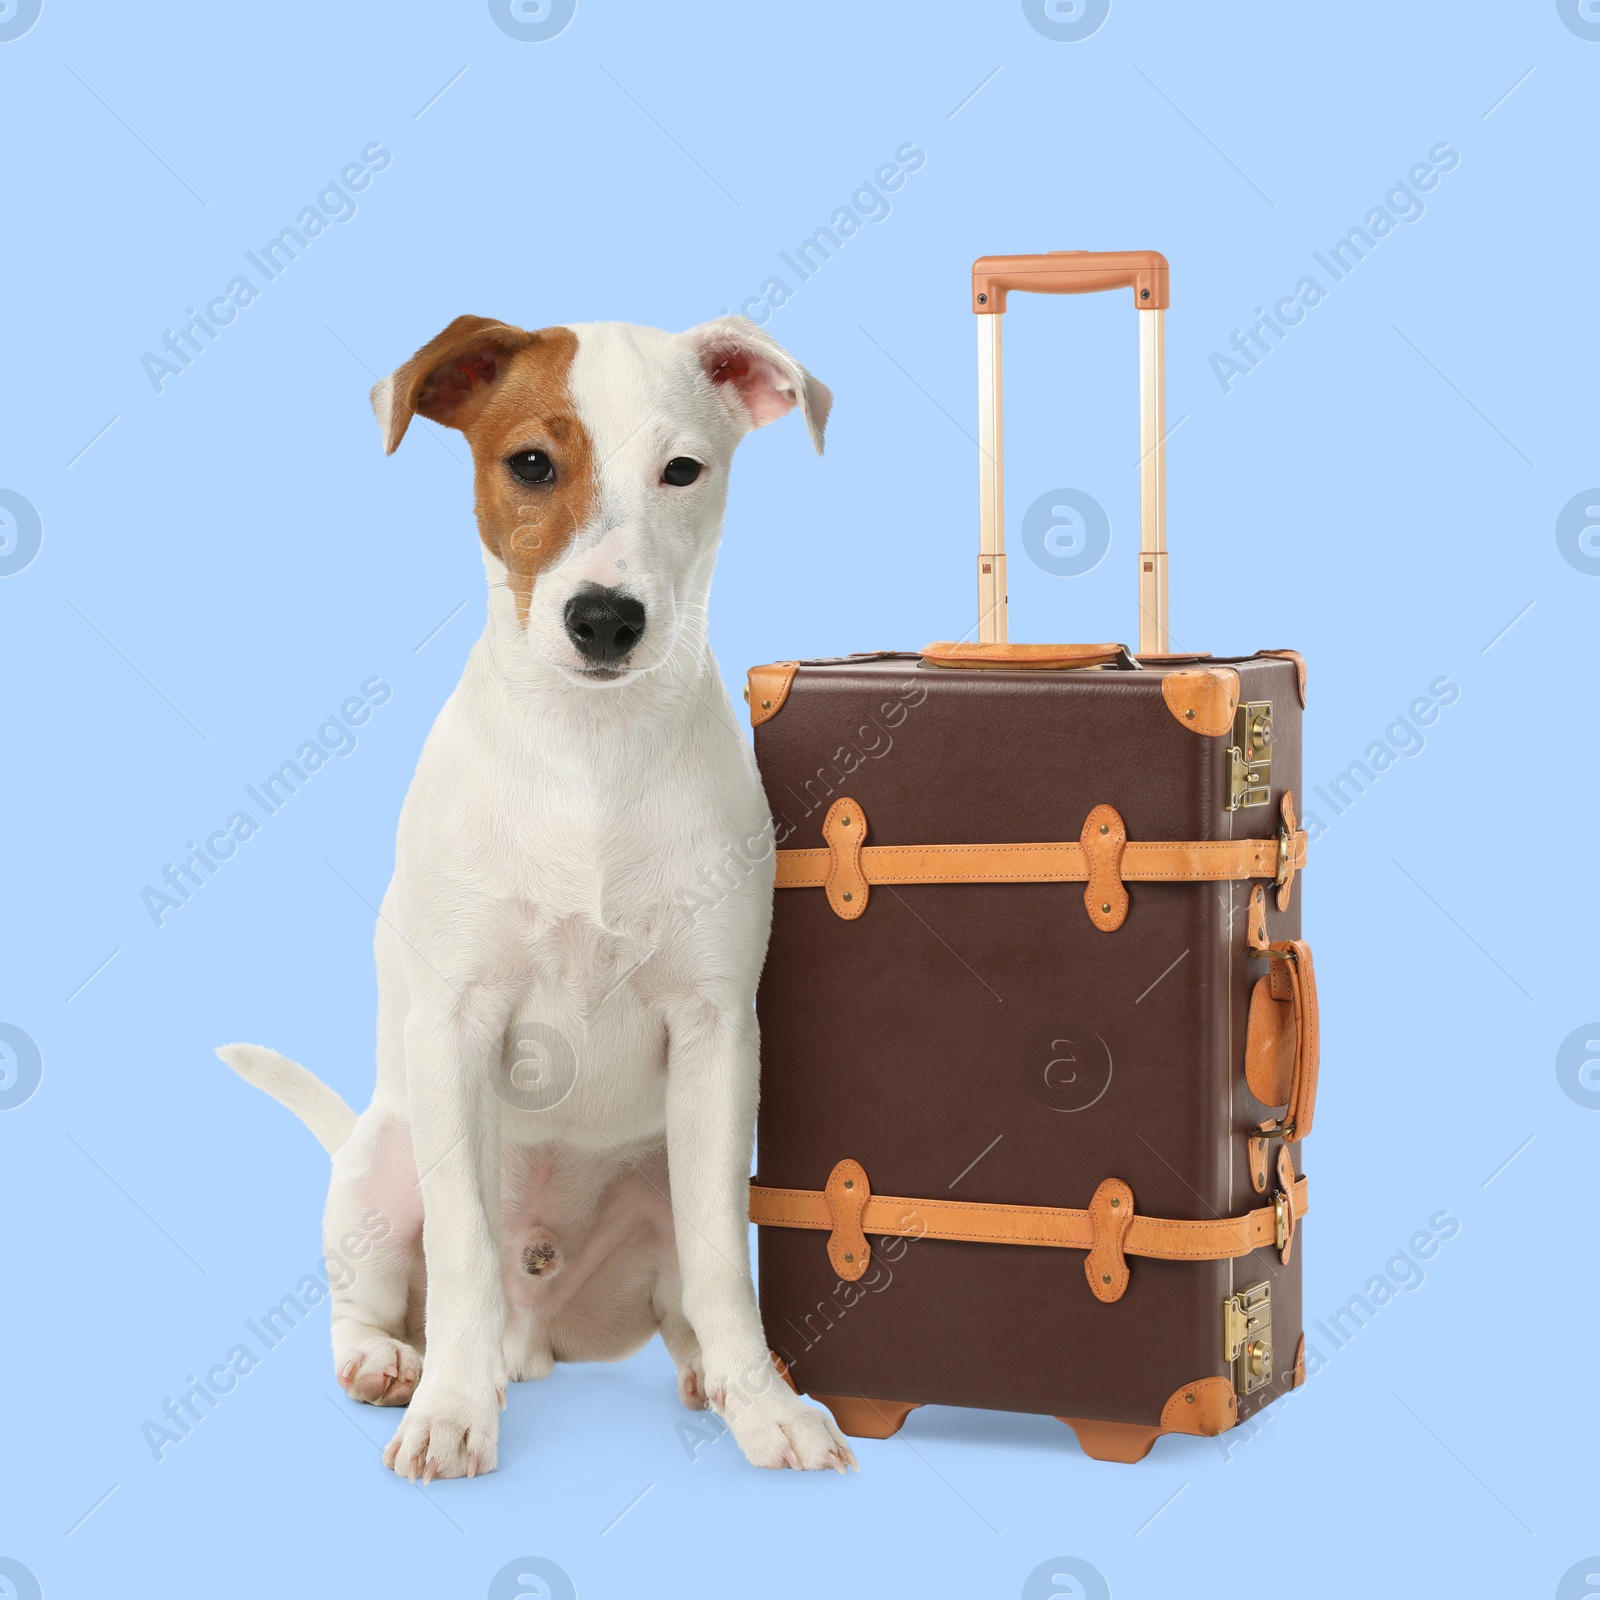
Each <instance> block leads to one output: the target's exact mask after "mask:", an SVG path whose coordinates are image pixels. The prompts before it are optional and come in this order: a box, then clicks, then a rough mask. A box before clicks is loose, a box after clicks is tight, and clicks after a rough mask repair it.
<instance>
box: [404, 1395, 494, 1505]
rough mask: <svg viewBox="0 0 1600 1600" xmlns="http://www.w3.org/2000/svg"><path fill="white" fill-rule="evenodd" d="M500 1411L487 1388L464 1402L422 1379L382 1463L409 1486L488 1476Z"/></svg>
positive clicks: (491, 1463) (491, 1470)
mask: <svg viewBox="0 0 1600 1600" xmlns="http://www.w3.org/2000/svg"><path fill="white" fill-rule="evenodd" d="M499 1438H500V1412H499V1405H498V1396H497V1395H496V1393H495V1391H494V1390H493V1389H492V1388H491V1389H489V1390H488V1391H487V1392H486V1393H485V1394H482V1395H479V1396H474V1397H473V1398H472V1399H467V1398H465V1397H464V1396H462V1395H460V1394H454V1395H450V1394H446V1393H444V1392H442V1391H440V1390H430V1389H429V1386H428V1382H427V1380H426V1379H424V1380H423V1382H422V1383H421V1385H420V1386H419V1387H418V1389H417V1393H416V1397H415V1399H413V1400H412V1402H411V1408H410V1410H408V1411H407V1412H406V1415H405V1420H404V1421H403V1422H402V1423H401V1424H400V1426H399V1427H398V1428H397V1429H396V1430H395V1435H394V1438H392V1439H391V1440H390V1441H389V1447H388V1449H387V1450H385V1451H384V1452H383V1464H384V1466H386V1467H392V1468H393V1469H394V1470H395V1471H396V1472H398V1473H399V1474H400V1476H401V1477H403V1478H409V1479H410V1480H411V1481H412V1482H413V1483H415V1482H416V1480H417V1479H418V1478H421V1479H422V1481H423V1482H424V1483H432V1482H433V1480H434V1479H435V1478H475V1477H477V1476H478V1474H479V1473H480V1472H493V1471H494V1469H495V1466H496V1465H497V1463H498V1460H499Z"/></svg>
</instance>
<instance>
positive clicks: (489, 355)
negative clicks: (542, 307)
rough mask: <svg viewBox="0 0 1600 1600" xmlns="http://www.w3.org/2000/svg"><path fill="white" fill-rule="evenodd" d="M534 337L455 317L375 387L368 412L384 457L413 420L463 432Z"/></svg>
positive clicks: (522, 330)
mask: <svg viewBox="0 0 1600 1600" xmlns="http://www.w3.org/2000/svg"><path fill="white" fill-rule="evenodd" d="M537 337H538V336H537V335H536V334H532V333H529V332H528V331H527V330H526V329H525V328H514V327H512V326H511V324H510V323H507V322H496V321H495V320H494V319H493V318H492V317H457V318H456V320H455V321H454V322H452V323H451V324H450V326H449V327H448V328H446V329H445V330H444V332H443V333H441V334H439V335H438V336H437V337H435V338H433V339H430V340H429V341H428V343H427V344H425V345H423V347H422V348H421V349H420V350H419V351H417V353H416V354H415V355H414V356H412V358H411V359H410V360H409V361H407V362H405V363H403V364H402V365H401V366H399V367H397V368H396V369H395V370H394V371H393V372H392V373H391V374H390V375H389V376H388V377H387V378H381V379H380V380H379V381H378V382H377V383H375V384H373V386H372V409H373V411H375V412H376V413H377V417H378V426H379V427H380V428H382V429H383V449H384V454H385V455H393V454H394V452H395V449H396V447H397V446H398V445H399V443H400V441H401V440H402V439H403V438H405V436H406V429H407V428H408V427H410V425H411V418H412V417H413V416H414V415H417V414H420V415H422V416H424V417H428V418H430V419H431V420H432V421H434V422H442V423H444V424H445V426H446V427H450V428H463V429H464V428H465V427H466V426H467V425H468V423H469V422H471V420H472V418H473V416H474V415H475V413H476V412H477V410H478V408H479V406H481V405H482V403H483V400H484V397H485V396H486V395H487V394H488V392H489V387H490V385H492V384H493V383H494V381H495V379H496V378H497V377H499V376H500V375H501V373H502V372H503V371H504V370H505V364H506V362H507V361H508V360H509V359H510V358H511V357H512V356H513V355H515V354H516V353H517V351H518V350H521V349H523V348H524V347H525V346H527V345H529V344H531V343H532V342H533V341H534V339H535V338H537Z"/></svg>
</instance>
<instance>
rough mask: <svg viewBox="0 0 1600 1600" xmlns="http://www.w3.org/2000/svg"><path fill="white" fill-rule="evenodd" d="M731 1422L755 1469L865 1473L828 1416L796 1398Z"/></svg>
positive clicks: (756, 1408)
mask: <svg viewBox="0 0 1600 1600" xmlns="http://www.w3.org/2000/svg"><path fill="white" fill-rule="evenodd" d="M727 1422H728V1426H729V1428H731V1429H732V1430H733V1436H734V1438H735V1439H737V1440H738V1441H739V1448H740V1449H741V1450H743V1451H744V1454H745V1459H746V1460H747V1461H748V1462H750V1464H751V1465H752V1466H756V1467H794V1468H797V1469H798V1470H800V1471H802V1472H816V1471H820V1470H821V1469H823V1468H826V1467H831V1468H832V1469H833V1470H834V1471H835V1472H843V1471H844V1470H845V1469H846V1468H847V1467H854V1468H855V1469H856V1470H857V1471H858V1472H859V1471H860V1470H861V1467H860V1463H859V1462H858V1461H857V1460H856V1456H855V1452H854V1451H853V1450H852V1449H851V1448H850V1446H849V1445H848V1444H846V1443H845V1439H844V1435H843V1434H842V1433H840V1432H839V1430H838V1429H837V1428H836V1427H835V1426H834V1423H833V1419H832V1418H831V1417H830V1416H829V1415H828V1413H827V1412H826V1411H819V1410H818V1409H817V1407H815V1406H808V1405H806V1404H805V1403H804V1402H803V1401H801V1400H798V1399H795V1398H794V1397H793V1396H790V1397H788V1399H787V1400H784V1399H781V1398H779V1399H777V1400H776V1403H775V1404H772V1405H759V1406H751V1407H748V1408H746V1409H745V1410H744V1411H743V1412H742V1413H741V1414H739V1415H737V1416H734V1415H729V1416H728V1418H727Z"/></svg>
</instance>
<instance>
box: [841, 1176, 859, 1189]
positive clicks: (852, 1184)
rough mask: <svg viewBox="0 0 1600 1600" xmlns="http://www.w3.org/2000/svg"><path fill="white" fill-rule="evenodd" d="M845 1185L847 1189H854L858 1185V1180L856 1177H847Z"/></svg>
mask: <svg viewBox="0 0 1600 1600" xmlns="http://www.w3.org/2000/svg"><path fill="white" fill-rule="evenodd" d="M844 1186H845V1188H847V1189H853V1188H855V1186H856V1180H855V1179H854V1178H846V1179H845V1180H844Z"/></svg>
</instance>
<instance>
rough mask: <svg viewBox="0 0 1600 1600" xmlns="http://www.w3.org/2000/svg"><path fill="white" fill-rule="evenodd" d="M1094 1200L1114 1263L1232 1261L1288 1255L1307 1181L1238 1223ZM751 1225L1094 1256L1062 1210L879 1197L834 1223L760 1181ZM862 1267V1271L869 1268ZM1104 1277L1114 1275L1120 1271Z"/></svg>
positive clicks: (810, 1194)
mask: <svg viewBox="0 0 1600 1600" xmlns="http://www.w3.org/2000/svg"><path fill="white" fill-rule="evenodd" d="M846 1166H847V1164H846V1163H843V1162H841V1163H840V1164H839V1166H836V1167H835V1168H834V1173H835V1175H840V1174H841V1169H843V1168H845V1167H846ZM848 1168H849V1170H850V1174H851V1176H853V1177H854V1176H856V1175H857V1174H859V1177H858V1178H857V1181H858V1183H859V1184H860V1186H861V1189H862V1190H863V1192H865V1191H866V1189H867V1184H866V1174H865V1173H864V1172H863V1171H862V1170H861V1168H860V1167H859V1165H858V1164H857V1163H855V1162H850V1163H848ZM1113 1194H1114V1195H1115V1196H1116V1197H1117V1199H1118V1200H1119V1202H1123V1203H1125V1205H1126V1210H1127V1213H1128V1217H1127V1218H1126V1219H1124V1218H1123V1217H1122V1216H1121V1215H1120V1213H1121V1212H1122V1210H1123V1204H1119V1205H1118V1206H1117V1207H1115V1208H1112V1207H1111V1205H1110V1200H1111V1198H1112V1195H1113ZM1097 1195H1098V1196H1099V1197H1100V1198H1101V1199H1102V1200H1103V1202H1104V1213H1103V1220H1102V1222H1101V1225H1100V1230H1099V1232H1100V1238H1099V1241H1098V1242H1099V1246H1100V1249H1101V1251H1102V1252H1103V1253H1104V1255H1105V1258H1106V1260H1107V1261H1108V1263H1111V1262H1114V1261H1115V1259H1116V1258H1117V1257H1120V1256H1123V1255H1128V1256H1149V1257H1152V1258H1154V1259H1156V1260H1160V1261H1228V1260H1233V1259H1235V1258H1237V1257H1239V1256H1246V1255H1249V1254H1250V1252H1251V1251H1252V1250H1259V1249H1261V1248H1262V1247H1263V1246H1265V1245H1276V1246H1278V1247H1279V1248H1282V1246H1281V1243H1280V1240H1281V1239H1282V1237H1283V1234H1284V1232H1285V1230H1286V1225H1287V1226H1292V1222H1293V1221H1294V1220H1298V1219H1299V1218H1300V1217H1303V1216H1304V1215H1305V1214H1306V1211H1307V1198H1306V1197H1307V1187H1306V1179H1305V1178H1304V1177H1301V1178H1299V1179H1297V1180H1296V1181H1295V1184H1294V1188H1293V1189H1292V1191H1290V1192H1289V1193H1287V1194H1283V1193H1280V1194H1278V1195H1277V1196H1275V1198H1274V1201H1273V1204H1272V1205H1268V1206H1258V1207H1257V1208H1256V1209H1255V1210H1254V1211H1247V1212H1245V1213H1244V1214H1243V1215H1242V1216H1236V1217H1217V1218H1215V1219H1213V1220H1209V1221H1207V1220H1200V1221H1189V1220H1173V1219H1170V1218H1165V1217H1142V1216H1139V1215H1137V1214H1135V1213H1134V1208H1133V1200H1132V1193H1131V1191H1130V1190H1128V1189H1127V1186H1126V1185H1122V1184H1118V1185H1117V1186H1116V1187H1115V1188H1108V1187H1107V1186H1106V1185H1105V1184H1102V1185H1101V1187H1100V1190H1099V1191H1097ZM850 1209H851V1210H852V1211H853V1210H854V1208H853V1207H852V1208H850ZM1114 1214H1115V1215H1116V1221H1115V1223H1114V1225H1113V1223H1112V1217H1113V1215H1114ZM750 1220H751V1221H752V1222H755V1223H759V1224H761V1225H762V1226H763V1227H769V1228H812V1229H816V1230H818V1231H820V1232H823V1233H829V1234H832V1233H834V1232H835V1231H836V1228H838V1229H839V1231H840V1232H841V1233H842V1232H843V1231H844V1230H845V1229H848V1231H849V1235H850V1237H851V1240H852V1244H853V1243H854V1241H855V1240H856V1239H859V1238H861V1237H862V1236H864V1235H867V1234H891V1235H896V1236H899V1237H902V1238H912V1239H916V1238H928V1239H962V1240H967V1241H969V1242H971V1243H976V1244H1032V1245H1048V1246H1050V1247H1052V1248H1055V1249H1061V1250H1089V1249H1091V1248H1094V1247H1095V1245H1096V1243H1097V1241H1096V1226H1095V1219H1094V1217H1093V1216H1092V1215H1091V1213H1090V1212H1089V1211H1088V1210H1082V1211H1078V1210H1074V1209H1072V1208H1070V1207H1066V1206H1011V1205H990V1204H986V1203H983V1202H975V1201H970V1200H910V1199H904V1198H901V1197H899V1196H895V1195H882V1194H873V1195H871V1197H870V1198H869V1199H868V1200H867V1202H866V1204H865V1205H864V1206H862V1207H861V1208H860V1211H859V1213H858V1214H855V1215H849V1216H845V1217H842V1218H841V1219H840V1220H839V1223H837V1224H836V1221H835V1217H834V1212H833V1208H832V1206H831V1205H830V1204H829V1201H828V1194H827V1192H826V1191H825V1190H822V1189H769V1188H766V1187H764V1186H763V1185H761V1184H758V1183H754V1182H752V1183H751V1185H750ZM850 1265H851V1266H852V1267H853V1266H854V1265H855V1263H854V1262H851V1263H850ZM862 1267H863V1270H865V1263H863V1264H862ZM1107 1270H1111V1271H1112V1272H1113V1276H1114V1277H1115V1268H1114V1266H1109V1267H1108V1269H1107ZM1102 1287H1110V1286H1107V1285H1102Z"/></svg>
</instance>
